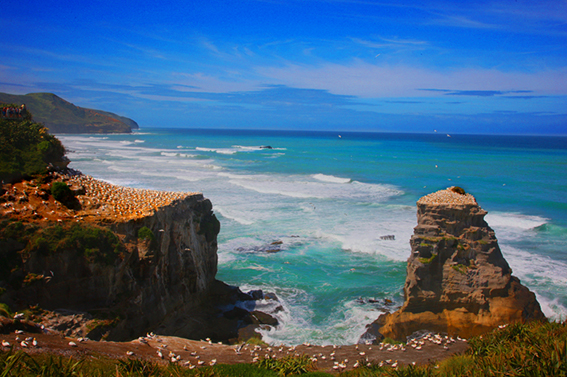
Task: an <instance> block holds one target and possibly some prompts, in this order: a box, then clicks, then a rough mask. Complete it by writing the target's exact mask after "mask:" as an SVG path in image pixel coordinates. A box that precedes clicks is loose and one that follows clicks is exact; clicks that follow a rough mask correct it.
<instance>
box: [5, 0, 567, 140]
mask: <svg viewBox="0 0 567 377" xmlns="http://www.w3.org/2000/svg"><path fill="white" fill-rule="evenodd" d="M2 8H3V11H1V12H0V31H1V35H2V38H1V39H0V51H1V52H0V91H1V92H7V93H15V94H25V93H30V92H53V93H55V94H57V95H59V96H61V97H63V98H65V99H67V100H68V101H70V102H73V103H75V104H77V105H79V106H83V107H89V108H97V109H101V110H106V111H112V112H115V113H118V114H120V115H125V116H128V117H130V118H132V119H134V120H136V121H137V122H138V123H139V124H140V125H141V126H142V127H144V126H146V127H192V128H261V129H309V130H317V129H325V130H343V131H346V130H352V131H396V132H433V130H434V129H438V130H439V132H453V133H520V134H567V1H564V0H563V1H559V0H558V1H545V0H544V1H537V2H535V1H523V0H518V1H515V0H506V1H451V2H449V1H395V2H394V1H393V2H388V1H384V2H382V1H370V0H326V1H318V0H298V1H294V0H244V1H217V0H209V1H167V2H162V1H137V2H126V1H121V0H115V1H106V0H102V1H97V0H89V1H88V2H83V1H56V2H55V1H49V0H47V1H45V0H42V1H26V0H23V1H19V2H17V3H13V5H12V9H11V10H8V11H6V4H4V7H2ZM8 8H10V6H8Z"/></svg>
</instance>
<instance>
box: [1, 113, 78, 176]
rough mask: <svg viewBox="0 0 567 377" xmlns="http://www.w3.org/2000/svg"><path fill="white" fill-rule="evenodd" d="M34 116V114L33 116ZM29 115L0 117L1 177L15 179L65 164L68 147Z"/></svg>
mask: <svg viewBox="0 0 567 377" xmlns="http://www.w3.org/2000/svg"><path fill="white" fill-rule="evenodd" d="M30 118H31V117H30ZM30 118H27V119H17V120H16V119H0V180H2V181H4V182H14V181H17V180H19V179H22V178H26V177H30V176H33V175H36V174H42V173H45V172H46V171H47V168H48V167H49V166H50V165H53V166H60V167H62V166H66V165H67V163H68V160H67V159H66V157H65V148H64V147H63V144H61V142H60V141H59V139H57V138H56V137H55V136H53V135H50V134H49V133H48V131H47V128H45V127H44V126H43V125H41V124H39V123H35V122H33V121H32V120H31V119H30Z"/></svg>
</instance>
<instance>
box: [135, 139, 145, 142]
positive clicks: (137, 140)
mask: <svg viewBox="0 0 567 377" xmlns="http://www.w3.org/2000/svg"><path fill="white" fill-rule="evenodd" d="M145 142H146V141H145V140H139V139H136V140H134V143H145Z"/></svg>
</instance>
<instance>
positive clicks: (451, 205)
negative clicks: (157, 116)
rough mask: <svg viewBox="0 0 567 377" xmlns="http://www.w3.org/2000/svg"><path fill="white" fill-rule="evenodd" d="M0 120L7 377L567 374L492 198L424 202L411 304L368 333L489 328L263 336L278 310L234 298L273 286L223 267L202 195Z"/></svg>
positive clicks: (38, 129)
mask: <svg viewBox="0 0 567 377" xmlns="http://www.w3.org/2000/svg"><path fill="white" fill-rule="evenodd" d="M1 124H2V133H1V134H0V136H1V137H2V139H1V140H0V141H1V143H2V149H1V150H2V151H5V150H8V149H7V148H8V147H10V148H12V147H13V149H10V151H11V152H10V153H9V154H5V155H2V160H1V161H2V163H3V165H2V169H3V170H1V172H2V174H3V175H2V180H3V182H2V186H1V187H0V334H1V337H2V342H1V343H0V374H2V375H3V376H36V375H44V376H56V375H57V376H59V375H79V374H81V375H114V374H116V375H121V376H139V375H164V376H171V375H175V376H195V375H207V376H213V375H214V376H217V375H218V376H231V375H257V376H276V375H294V374H306V375H309V374H310V373H311V372H314V373H312V374H311V375H318V376H322V375H329V376H330V375H331V374H327V373H324V372H331V373H333V374H332V375H336V374H337V373H343V374H344V375H364V376H400V375H404V376H445V375H471V376H472V375H510V376H521V375H558V376H565V375H567V363H566V362H565V360H567V327H566V326H565V323H562V324H561V323H547V322H546V321H543V319H544V317H543V315H542V314H541V311H540V310H539V305H538V304H537V301H535V297H534V295H533V293H531V292H529V291H528V290H527V288H525V287H523V286H521V284H520V283H519V281H518V280H517V279H516V278H514V277H513V276H512V275H511V270H510V268H509V266H508V264H507V263H506V261H505V260H504V259H503V257H502V255H501V253H500V250H499V248H498V244H497V242H496V239H495V237H494V232H493V231H492V230H491V229H490V228H489V227H488V225H487V224H486V222H484V220H483V217H484V214H485V212H484V211H483V210H482V209H480V207H479V206H478V205H477V204H476V201H475V200H474V198H472V197H471V196H470V195H465V194H464V193H462V192H459V190H456V189H452V190H445V191H442V192H440V193H434V194H431V195H429V196H427V197H424V198H422V199H420V201H419V202H418V226H417V227H416V230H415V234H414V236H413V237H412V240H411V244H412V256H411V257H410V259H409V261H408V279H407V281H406V285H405V292H406V303H405V304H404V306H403V307H402V309H400V311H398V312H396V313H394V314H390V315H386V316H384V317H381V318H380V319H379V320H378V321H376V322H375V323H374V324H373V325H372V326H370V329H369V332H368V333H367V335H371V334H370V333H371V332H372V330H373V329H375V328H377V329H378V330H379V331H380V332H382V334H384V335H386V336H389V337H391V338H402V337H403V336H405V335H406V334H408V333H410V332H412V331H414V330H423V329H425V330H429V331H436V332H441V333H443V332H444V333H454V334H459V335H461V336H467V335H466V334H469V335H472V334H473V332H475V331H478V333H483V336H480V337H473V338H472V339H469V340H468V341H467V340H465V339H461V338H458V337H457V338H454V337H452V336H449V335H440V334H431V333H428V334H421V337H419V336H418V338H414V339H412V340H411V341H410V342H408V343H407V344H406V343H403V342H394V341H392V340H391V339H389V340H387V339H384V342H380V343H379V342H378V341H377V342H376V343H379V344H378V345H377V346H374V345H373V344H369V343H371V340H376V338H378V340H379V339H380V338H381V337H382V335H381V334H380V332H376V333H375V335H374V338H372V339H371V338H370V337H368V336H366V338H364V341H363V342H362V344H359V345H348V346H333V347H325V346H322V345H321V346H317V345H311V344H308V343H305V344H303V345H298V346H293V347H286V346H283V345H279V346H268V345H266V344H264V343H262V342H261V341H259V340H254V341H252V340H250V339H249V337H250V336H251V335H254V334H255V333H254V330H255V329H256V328H258V327H263V328H266V326H277V321H276V320H275V319H274V318H271V317H270V316H269V315H266V314H265V313H261V312H257V311H252V312H249V311H247V310H245V309H242V306H238V304H239V302H241V301H248V303H250V301H252V300H259V299H265V300H277V298H276V297H275V296H274V295H273V294H270V295H263V293H262V292H260V291H256V292H250V293H243V292H241V291H240V290H239V289H238V288H237V287H230V286H227V285H226V284H224V283H222V282H220V281H218V280H216V279H215V275H216V271H217V235H218V233H219V231H220V223H219V222H218V220H217V219H216V217H215V215H214V213H213V210H212V204H211V202H210V201H209V200H207V199H206V198H204V197H203V195H202V194H200V193H180V192H161V191H153V190H142V189H134V188H127V187H120V186H115V185H112V184H109V183H107V182H103V181H100V180H97V179H94V178H92V177H89V176H86V175H83V174H81V173H79V172H77V171H73V170H71V169H67V168H66V166H67V163H68V160H65V159H64V158H63V157H64V149H63V147H62V146H61V144H60V143H59V141H58V140H57V139H56V138H54V137H53V136H51V135H49V134H48V133H47V130H46V129H45V127H43V126H41V125H39V124H36V123H33V122H31V120H30V119H22V120H21V121H19V122H14V121H12V120H10V121H6V122H2V123H1ZM12 154H13V155H14V156H16V157H15V158H14V159H8V157H10V156H11V155H12ZM32 162H33V163H32ZM20 168H22V169H24V170H22V171H20V172H19V173H18V174H14V173H15V172H17V171H18V169H20ZM245 306H246V307H251V306H253V305H245ZM397 313H401V314H397ZM529 319H542V321H532V322H530V323H528V324H525V323H520V322H522V321H523V320H529ZM514 321H518V323H515V324H511V325H509V326H505V325H504V324H506V323H510V322H514ZM492 327H496V329H495V330H493V331H491V332H488V333H485V331H488V330H489V329H490V328H492ZM156 334H158V335H156ZM256 335H257V334H256ZM203 338H206V340H205V341H203V340H201V341H197V340H190V339H203ZM98 339H102V340H120V341H117V342H114V341H112V342H111V341H93V340H98ZM132 339H133V340H132ZM217 340H219V341H220V340H222V341H228V342H230V343H235V342H240V344H233V345H227V344H220V343H219V344H217V343H215V342H214V341H217ZM245 340H248V342H245ZM454 355H456V356H454ZM217 364H223V365H217ZM227 364H231V365H227ZM195 368H198V369H195ZM323 371H324V372H323Z"/></svg>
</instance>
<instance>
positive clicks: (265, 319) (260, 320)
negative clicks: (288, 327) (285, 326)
mask: <svg viewBox="0 0 567 377" xmlns="http://www.w3.org/2000/svg"><path fill="white" fill-rule="evenodd" d="M250 314H252V317H253V318H254V319H255V320H256V321H255V323H256V324H259V325H270V326H277V325H278V324H279V322H278V320H277V319H276V318H274V317H272V316H271V315H269V314H267V313H264V312H261V311H258V310H254V311H253V312H252V313H250Z"/></svg>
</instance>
